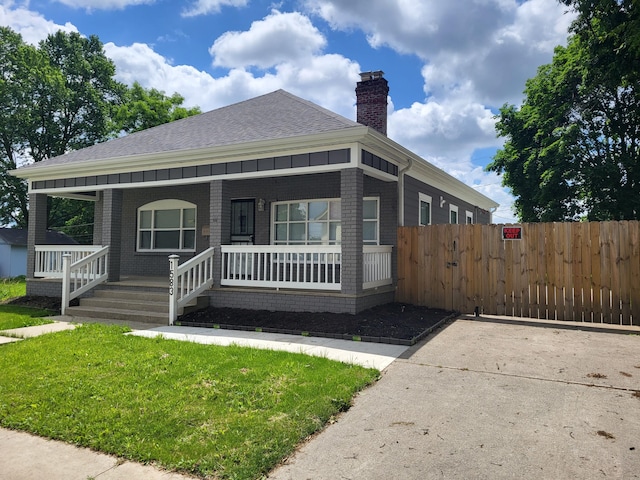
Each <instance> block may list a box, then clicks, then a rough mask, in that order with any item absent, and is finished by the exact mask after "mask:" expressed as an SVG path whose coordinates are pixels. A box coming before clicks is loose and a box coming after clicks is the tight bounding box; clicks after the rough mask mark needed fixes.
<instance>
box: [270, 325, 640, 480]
mask: <svg viewBox="0 0 640 480" xmlns="http://www.w3.org/2000/svg"><path fill="white" fill-rule="evenodd" d="M607 331H611V329H607ZM627 331H630V332H632V335H629V334H628V333H625V331H624V330H622V329H618V332H619V333H615V334H612V333H606V331H603V330H598V329H588V330H586V331H580V330H577V329H575V326H574V327H573V328H571V329H568V328H567V325H565V324H560V323H557V322H510V321H508V320H506V319H501V318H492V319H489V320H486V321H481V320H475V319H471V318H469V319H466V320H465V319H461V320H457V321H455V322H454V323H452V324H450V325H448V326H447V327H446V328H445V329H443V330H441V331H439V332H436V333H435V334H434V335H432V336H431V337H430V338H428V339H427V340H426V341H425V342H424V343H423V344H421V345H419V346H417V347H415V348H412V349H411V350H409V351H408V352H407V353H406V354H405V355H403V357H404V358H401V359H398V360H396V361H395V362H394V363H393V364H392V365H391V366H390V367H389V368H388V369H387V370H386V371H385V372H384V375H383V378H382V379H381V380H380V381H379V382H378V383H377V384H376V385H374V386H373V387H372V388H370V389H367V390H365V391H364V392H362V393H361V394H360V395H359V396H358V397H357V399H356V401H355V404H354V406H353V407H352V408H351V409H350V410H349V411H348V412H346V413H345V414H344V415H343V416H342V417H341V418H340V419H339V421H338V422H336V423H335V424H334V425H331V426H330V427H329V428H327V429H326V430H324V431H323V432H321V433H320V434H319V435H317V436H316V437H315V438H313V439H312V440H311V441H309V442H308V443H306V444H305V445H303V446H302V447H301V448H300V450H299V451H298V452H297V453H296V454H295V455H293V456H292V457H291V458H289V459H288V460H287V463H286V465H283V466H282V467H280V468H278V469H276V470H275V471H274V472H272V473H271V475H270V476H269V478H271V479H274V480H289V479H291V480H293V479H296V480H297V479H314V480H321V479H327V480H329V479H331V480H333V479H339V478H348V479H351V480H365V479H367V480H368V479H372V478H393V479H407V480H409V479H412V480H413V479H417V478H419V479H492V480H496V479H514V478H515V479H554V480H555V479H574V478H576V479H577V478H579V479H604V478H606V479H612V478H613V479H625V480H626V479H637V478H640V398H639V396H640V393H638V392H639V391H640V329H638V328H637V327H636V328H635V329H627Z"/></svg>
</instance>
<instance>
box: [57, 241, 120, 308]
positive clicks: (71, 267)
mask: <svg viewBox="0 0 640 480" xmlns="http://www.w3.org/2000/svg"><path fill="white" fill-rule="evenodd" d="M108 260H109V247H108V246H106V247H101V248H100V249H99V250H97V251H95V252H93V253H91V254H89V255H88V256H85V257H83V258H80V259H79V260H77V261H75V262H74V261H73V255H72V254H71V253H66V252H65V253H63V254H62V302H61V303H62V304H61V313H62V315H64V314H65V312H66V310H67V308H69V303H70V302H71V300H73V299H74V298H77V297H79V296H80V295H82V294H83V293H85V292H88V291H89V290H91V289H92V288H95V287H97V286H98V285H100V284H101V283H104V282H106V281H107V278H108V276H109V275H108V273H109V272H108V265H109V262H108Z"/></svg>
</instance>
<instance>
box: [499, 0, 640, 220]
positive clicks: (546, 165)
mask: <svg viewBox="0 0 640 480" xmlns="http://www.w3.org/2000/svg"><path fill="white" fill-rule="evenodd" d="M564 3H566V4H567V5H569V6H571V7H573V8H575V9H576V11H577V12H578V18H577V20H576V21H575V22H574V24H573V26H572V32H573V35H572V36H571V37H569V41H568V45H567V46H566V47H558V48H556V50H555V54H554V57H553V60H552V63H551V64H549V65H544V66H542V67H540V68H539V69H538V72H537V75H536V76H535V77H534V78H532V79H529V80H528V81H527V83H526V87H525V91H524V93H525V100H524V102H523V104H522V105H521V107H520V108H516V107H515V106H513V105H505V106H504V107H503V108H502V109H501V110H500V114H499V115H498V122H497V132H498V134H499V135H500V136H503V137H505V138H506V142H505V145H504V148H503V149H501V150H499V151H498V152H497V154H496V156H495V157H494V159H493V162H492V163H491V164H489V165H488V167H487V168H488V169H489V170H493V171H496V172H500V173H503V183H504V185H506V186H508V187H510V188H511V189H512V192H513V194H514V195H515V196H516V201H515V208H516V211H517V214H518V216H519V218H520V220H521V221H530V222H535V221H568V220H576V219H579V218H584V217H586V218H588V219H590V220H612V219H638V218H640V83H639V81H640V76H639V71H640V70H639V69H640V63H639V62H638V60H640V56H639V53H640V48H639V47H640V40H639V39H640V29H638V28H637V27H638V26H639V23H638V22H639V18H640V17H639V15H638V6H636V4H637V2H636V1H635V0H634V1H631V0H629V1H625V0H588V1H586V0H572V1H569V0H567V1H565V2H564Z"/></svg>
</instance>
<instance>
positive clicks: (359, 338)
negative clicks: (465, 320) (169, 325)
mask: <svg viewBox="0 0 640 480" xmlns="http://www.w3.org/2000/svg"><path fill="white" fill-rule="evenodd" d="M458 315H460V314H459V313H456V312H454V313H452V314H450V315H447V316H446V317H444V318H443V319H442V320H440V321H438V322H437V323H436V324H435V325H432V326H430V327H429V328H427V329H426V330H424V331H423V332H421V333H420V334H419V335H417V336H415V337H413V338H412V339H410V340H407V339H404V338H393V337H374V336H370V335H354V334H351V333H326V332H311V331H308V330H289V329H286V328H270V327H248V326H243V325H230V324H224V323H208V322H207V323H205V322H184V323H182V322H180V321H179V320H178V321H177V322H176V323H175V325H177V326H184V327H196V328H213V329H222V330H238V331H241V332H264V333H280V334H283V335H300V336H302V337H316V338H335V339H337V340H352V341H354V342H370V343H385V344H389V345H402V346H406V347H411V346H413V345H415V344H416V343H418V342H419V341H421V340H423V339H424V338H425V337H427V336H428V335H429V334H430V333H431V332H433V331H434V330H436V329H438V328H440V327H441V326H442V325H443V324H445V323H446V322H448V321H450V320H453V319H454V318H456V317H458Z"/></svg>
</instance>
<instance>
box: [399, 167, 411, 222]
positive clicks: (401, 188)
mask: <svg viewBox="0 0 640 480" xmlns="http://www.w3.org/2000/svg"><path fill="white" fill-rule="evenodd" d="M407 161H408V162H409V163H407V166H406V167H404V168H402V169H401V170H400V171H399V172H398V226H399V227H404V174H405V173H406V172H408V171H409V170H410V169H411V167H412V166H413V160H411V158H410V157H407Z"/></svg>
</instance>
